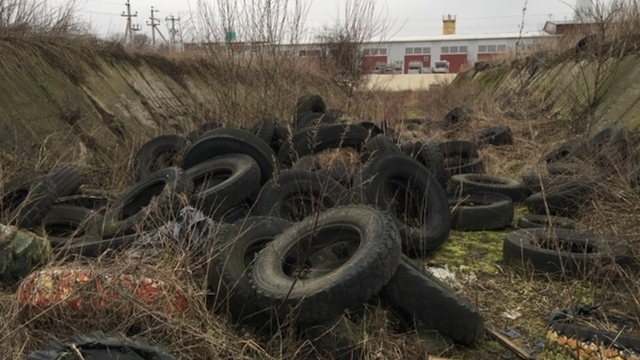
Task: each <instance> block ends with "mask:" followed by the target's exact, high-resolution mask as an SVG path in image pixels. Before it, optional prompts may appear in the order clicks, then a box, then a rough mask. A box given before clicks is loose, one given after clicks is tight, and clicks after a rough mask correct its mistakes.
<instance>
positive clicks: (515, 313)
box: [502, 310, 522, 320]
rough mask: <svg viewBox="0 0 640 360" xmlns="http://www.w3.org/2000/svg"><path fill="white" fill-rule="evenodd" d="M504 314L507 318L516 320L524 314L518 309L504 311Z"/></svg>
mask: <svg viewBox="0 0 640 360" xmlns="http://www.w3.org/2000/svg"><path fill="white" fill-rule="evenodd" d="M502 316H504V317H506V318H507V319H511V320H516V319H518V318H520V317H521V316H522V314H521V313H520V312H519V311H518V310H507V311H504V312H503V313H502Z"/></svg>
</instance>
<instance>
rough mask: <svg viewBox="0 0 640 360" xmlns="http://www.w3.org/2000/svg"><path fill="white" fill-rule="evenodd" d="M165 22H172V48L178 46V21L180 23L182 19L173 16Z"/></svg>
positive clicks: (170, 33)
mask: <svg viewBox="0 0 640 360" xmlns="http://www.w3.org/2000/svg"><path fill="white" fill-rule="evenodd" d="M164 21H171V28H169V39H171V47H173V46H175V44H176V35H177V34H178V30H177V29H176V21H180V18H179V17H178V18H176V17H175V16H173V15H171V16H169V17H168V18H166V19H164Z"/></svg>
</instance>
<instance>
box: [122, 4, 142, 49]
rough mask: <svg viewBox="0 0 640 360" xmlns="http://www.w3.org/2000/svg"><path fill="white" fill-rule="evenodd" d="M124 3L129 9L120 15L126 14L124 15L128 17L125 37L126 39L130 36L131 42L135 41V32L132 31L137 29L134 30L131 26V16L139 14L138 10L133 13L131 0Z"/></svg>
mask: <svg viewBox="0 0 640 360" xmlns="http://www.w3.org/2000/svg"><path fill="white" fill-rule="evenodd" d="M124 5H125V6H126V7H127V11H126V12H125V11H123V12H122V15H120V16H124V17H126V18H127V27H126V29H124V38H125V39H127V38H129V42H132V41H133V32H132V30H133V31H136V30H134V29H133V28H132V27H131V18H133V17H137V16H138V12H137V11H136V12H135V14H133V15H131V3H130V2H129V0H127V2H126V3H125V4H124Z"/></svg>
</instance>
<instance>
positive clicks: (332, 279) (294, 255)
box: [249, 206, 401, 323]
mask: <svg viewBox="0 0 640 360" xmlns="http://www.w3.org/2000/svg"><path fill="white" fill-rule="evenodd" d="M338 244H345V245H346V247H347V248H348V249H349V251H348V252H349V254H347V256H345V257H343V258H341V259H340V260H343V261H341V263H340V264H339V265H337V266H336V267H334V268H333V269H332V271H329V272H328V273H326V274H324V275H320V276H313V277H311V276H309V277H306V278H305V275H306V274H308V273H313V270H314V269H313V266H312V267H311V268H308V265H307V264H308V260H309V259H312V258H313V257H314V256H315V255H316V254H318V253H321V252H322V251H323V250H325V249H327V248H328V247H330V246H334V245H338ZM400 253H401V244H400V234H399V233H398V228H397V227H396V225H395V222H394V221H393V220H392V219H391V217H390V216H389V215H388V214H387V213H386V212H382V211H379V210H376V209H374V208H372V207H367V206H345V207H339V208H334V209H330V210H327V211H325V212H323V213H320V214H319V215H318V216H317V217H310V218H307V219H305V220H303V221H301V222H299V223H296V224H294V225H293V226H292V227H291V228H289V229H288V230H286V231H285V232H284V233H282V234H281V235H280V236H278V237H276V238H275V239H274V240H273V242H271V243H270V244H269V245H268V246H266V247H265V248H264V250H262V251H261V252H260V253H259V254H258V257H257V258H256V261H255V263H254V265H253V267H252V269H251V271H250V273H249V281H250V283H251V286H252V287H253V289H254V290H255V291H256V294H257V298H258V302H259V304H260V305H261V306H262V307H264V308H267V309H270V310H271V311H273V312H274V315H275V316H277V317H278V319H279V321H280V322H282V321H283V320H284V319H287V318H290V319H293V320H295V321H296V322H299V323H314V322H319V321H323V320H328V319H331V318H334V317H336V316H338V315H340V314H342V312H343V311H344V310H345V309H351V308H355V307H357V306H360V305H362V304H363V303H365V302H367V301H368V300H369V299H370V298H371V297H372V296H374V295H375V294H377V293H378V292H379V291H380V289H381V288H382V287H383V286H384V285H385V284H387V283H388V282H389V280H390V279H391V277H392V276H393V274H394V273H395V271H396V268H397V267H398V262H399V260H400Z"/></svg>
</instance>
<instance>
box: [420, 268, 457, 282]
mask: <svg viewBox="0 0 640 360" xmlns="http://www.w3.org/2000/svg"><path fill="white" fill-rule="evenodd" d="M426 269H427V271H428V272H429V273H431V274H432V275H433V276H435V277H436V278H438V280H442V281H446V282H455V281H456V274H454V273H453V272H451V270H449V265H447V264H445V265H444V267H443V268H442V267H434V266H427V267H426Z"/></svg>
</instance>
